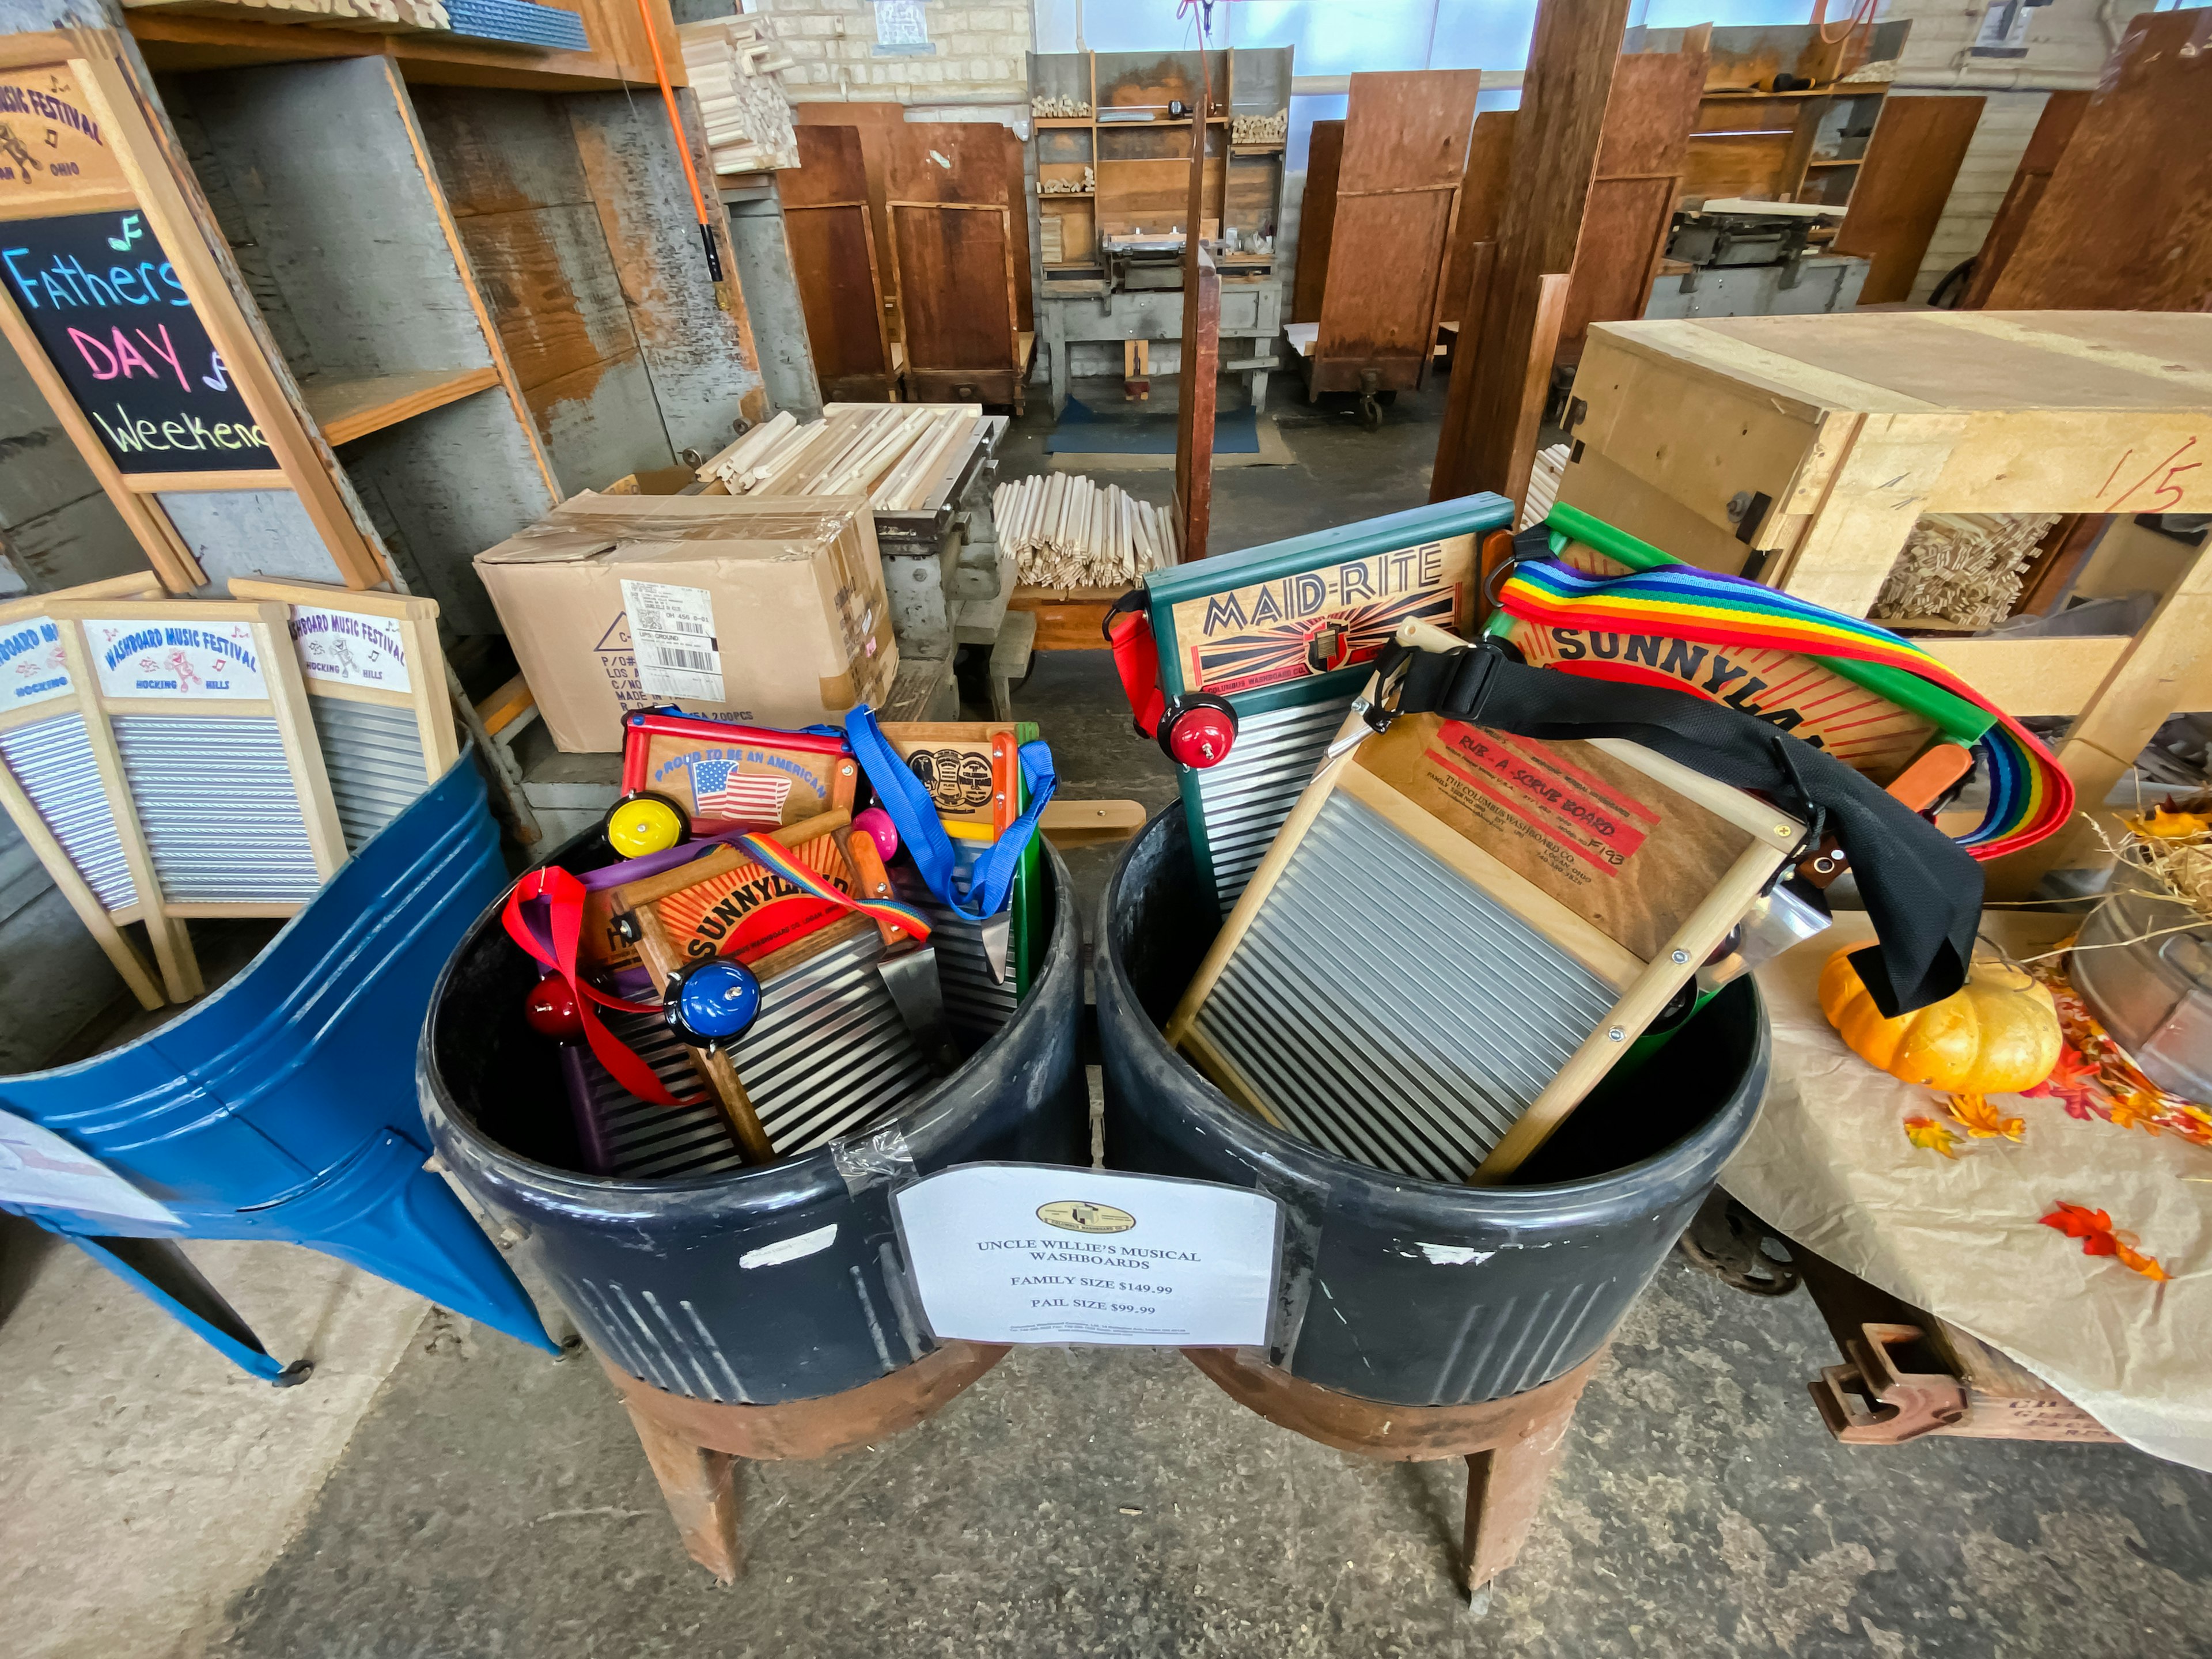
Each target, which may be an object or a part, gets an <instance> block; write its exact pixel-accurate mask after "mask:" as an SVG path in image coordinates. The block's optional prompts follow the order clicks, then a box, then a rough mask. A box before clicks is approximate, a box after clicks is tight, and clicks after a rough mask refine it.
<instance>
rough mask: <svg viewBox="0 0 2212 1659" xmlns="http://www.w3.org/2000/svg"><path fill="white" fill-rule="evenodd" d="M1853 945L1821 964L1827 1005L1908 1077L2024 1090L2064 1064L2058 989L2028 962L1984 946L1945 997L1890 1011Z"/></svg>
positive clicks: (1959, 1086)
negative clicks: (1986, 951) (1870, 986)
mask: <svg viewBox="0 0 2212 1659" xmlns="http://www.w3.org/2000/svg"><path fill="white" fill-rule="evenodd" d="M1864 948H1865V947H1864V946H1863V945H1846V946H1844V948H1843V949H1842V950H1840V951H1837V952H1836V954H1835V955H1833V956H1832V957H1829V958H1828V965H1827V966H1826V968H1823V969H1821V970H1820V1012H1822V1013H1824V1014H1826V1016H1827V1017H1828V1024H1831V1025H1832V1026H1834V1027H1835V1028H1836V1030H1838V1032H1839V1033H1840V1034H1841V1035H1842V1036H1843V1039H1844V1045H1845V1046H1846V1047H1847V1048H1850V1051H1851V1052H1852V1053H1853V1054H1857V1056H1858V1057H1859V1058H1860V1059H1862V1060H1865V1061H1866V1062H1867V1063H1868V1064H1869V1065H1870V1066H1875V1067H1877V1068H1878V1069H1880V1070H1881V1071H1885V1072H1887V1073H1889V1074H1890V1075H1891V1076H1892V1077H1893V1078H1897V1079H1900V1080H1902V1081H1904V1082H1906V1083H1922V1084H1926V1085H1928V1086H1929V1087H1930V1088H1935V1089H1942V1090H1943V1091H1946V1092H1947V1093H1951V1094H1969V1095H1999V1094H2017V1093H2018V1092H2019V1091H2021V1090H2022V1089H2032V1088H2033V1087H2034V1086H2035V1085H2037V1084H2039V1083H2040V1082H2042V1081H2043V1079H2045V1078H2047V1077H2049V1076H2050V1075H2051V1068H2052V1067H2054V1066H2057V1064H2058V1051H2059V1048H2060V1046H2061V1045H2060V1038H2059V1035H2058V1013H2057V1009H2055V1008H2054V1007H2053V1006H2051V990H2050V987H2048V986H2045V985H2044V984H2043V983H2042V982H2041V981H2039V980H2037V979H2036V978H2035V976H2034V975H2032V974H2030V973H2028V972H2027V970H2026V969H2021V968H2015V967H2014V966H2013V965H2012V964H2011V963H2008V962H2003V961H2000V960H1999V959H1998V958H1996V957H1991V956H1984V955H1983V954H1982V953H1980V952H1979V951H1977V952H1976V953H1975V956H1974V960H1973V962H1972V965H1971V966H1969V967H1968V969H1967V970H1966V984H1965V985H1964V986H1963V987H1960V989H1959V990H1958V991H1956V992H1954V993H1953V994H1951V995H1949V996H1948V997H1945V998H1944V999H1943V1000H1942V1001H1941V1002H1935V1003H1930V1004H1929V1006H1927V1007H1925V1008H1917V1009H1915V1010H1914V1011H1913V1012H1911V1013H1909V1014H1899V1016H1898V1017H1897V1018H1895V1019H1884V1018H1882V1017H1881V1009H1879V1008H1877V1007H1875V1003H1874V998H1873V996H1872V995H1871V994H1869V992H1868V990H1867V987H1866V986H1865V984H1864V983H1863V981H1861V980H1860V978H1859V975H1858V969H1856V968H1854V967H1852V966H1851V962H1850V957H1851V952H1852V951H1857V950H1863V949H1864Z"/></svg>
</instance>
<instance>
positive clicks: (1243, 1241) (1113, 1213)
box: [891, 1164, 1279, 1348]
mask: <svg viewBox="0 0 2212 1659" xmlns="http://www.w3.org/2000/svg"><path fill="white" fill-rule="evenodd" d="M891 1203H892V1207H893V1209H894V1210H895V1212H896V1215H897V1219H898V1225H899V1232H900V1235H901V1237H902V1239H903V1240H904V1243H905V1245H906V1259H907V1264H908V1267H910V1268H911V1269H912V1271H913V1274H914V1283H915V1291H916V1293H917V1295H918V1296H919V1297H920V1298H921V1307H922V1312H923V1314H924V1315H925V1316H927V1319H928V1321H929V1328H930V1329H931V1331H932V1332H933V1334H935V1335H936V1336H937V1337H938V1338H939V1340H945V1339H954V1338H957V1339H959V1340H965V1341H970V1342H1082V1343H1099V1344H1104V1345H1113V1346H1132V1347H1173V1348H1224V1347H1246V1346H1256V1345H1258V1344H1260V1343H1263V1342H1265V1341H1266V1340H1267V1314H1268V1310H1269V1309H1270V1308H1271V1307H1272V1306H1273V1301H1274V1288H1275V1262H1276V1258H1277V1255H1278V1248H1277V1236H1278V1232H1279V1215H1278V1212H1277V1209H1276V1205H1275V1200H1273V1199H1272V1198H1269V1197H1267V1195H1266V1194H1261V1193H1255V1192H1251V1191H1249V1190H1247V1189H1246V1188H1242V1187H1217V1186H1214V1185H1212V1183H1210V1182H1203V1181H1176V1180H1171V1179H1170V1178H1168V1177H1166V1176H1133V1175H1109V1174H1105V1173H1103V1172H1102V1171H1100V1170H1076V1169H1068V1168H1065V1167H1063V1166H1061V1165H1059V1164H965V1165H963V1166H962V1167H960V1168H958V1169H953V1170H943V1171H941V1172H939V1174H936V1175H933V1176H927V1177H926V1178H925V1179H923V1180H921V1181H918V1182H915V1183H914V1185H912V1186H910V1187H906V1188H901V1189H900V1190H899V1191H897V1192H896V1193H895V1194H892V1199H891Z"/></svg>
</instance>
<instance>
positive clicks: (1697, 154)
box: [1621, 21, 1912, 207]
mask: <svg viewBox="0 0 2212 1659" xmlns="http://www.w3.org/2000/svg"><path fill="white" fill-rule="evenodd" d="M1911 28H1912V25H1911V22H1910V21H1903V22H1895V23H1880V24H1876V25H1875V27H1872V28H1871V29H1863V28H1862V29H1853V30H1850V32H1849V33H1846V34H1845V35H1844V36H1843V37H1842V38H1840V39H1838V40H1833V41H1829V40H1824V39H1823V38H1822V35H1821V32H1820V28H1819V27H1815V26H1813V25H1810V24H1778V25H1774V26H1771V27H1770V26H1754V27H1738V28H1716V29H1714V30H1712V31H1711V40H1709V42H1708V43H1707V61H1706V71H1705V96H1704V97H1703V98H1702V99H1700V100H1699V106H1698V120H1697V126H1696V130H1695V131H1693V132H1692V134H1691V136H1690V143H1689V152H1688V155H1687V157H1686V161H1685V162H1684V166H1683V170H1682V177H1681V183H1680V190H1679V192H1678V199H1679V198H1680V197H1696V198H1699V199H1700V200H1706V199H1711V198H1713V197H1732V196H1748V197H1756V198H1759V199H1761V200H1765V201H1773V202H1808V203H1815V204H1821V205H1824V206H1831V207H1841V206H1843V205H1844V203H1845V202H1846V201H1848V200H1849V199H1850V193H1851V187H1852V185H1853V183H1854V182H1855V180H1856V178H1857V169H1858V165H1859V162H1860V161H1862V160H1863V155H1864V151H1865V149H1866V144H1867V140H1868V138H1869V136H1870V135H1871V134H1872V132H1873V131H1874V126H1875V121H1876V120H1877V119H1878V118H1880V117H1881V106H1882V101H1883V100H1884V99H1885V98H1886V97H1887V94H1888V91H1889V88H1888V83H1887V82H1880V81H1869V82H1850V81H1845V80H1843V79H1842V78H1841V77H1843V76H1847V75H1849V74H1850V73H1851V72H1852V71H1853V70H1857V69H1859V68H1860V67H1862V66H1863V65H1864V64H1869V63H1880V62H1884V61H1887V60H1891V59H1894V58H1896V57H1897V56H1898V54H1899V53H1900V52H1903V51H1904V50H1905V40H1906V39H1907V37H1908V36H1909V34H1910V33H1911ZM1691 33H1692V32H1691V31H1689V30H1686V29H1654V28H1633V29H1631V30H1629V31H1628V33H1627V37H1626V40H1625V42H1624V43H1623V46H1622V48H1621V49H1622V51H1623V52H1681V51H1683V50H1685V49H1686V46H1689V45H1690V44H1691V41H1690V35H1691ZM1778 75H1786V76H1795V77H1796V78H1798V79H1802V80H1807V81H1810V82H1813V85H1811V86H1809V87H1803V88H1795V89H1793V90H1790V91H1787V92H1776V91H1773V90H1772V89H1771V88H1772V87H1773V84H1774V77H1775V76H1778ZM1852 146H1856V147H1857V151H1858V154H1855V155H1854V154H1846V153H1845V152H1846V150H1847V149H1850V147H1852Z"/></svg>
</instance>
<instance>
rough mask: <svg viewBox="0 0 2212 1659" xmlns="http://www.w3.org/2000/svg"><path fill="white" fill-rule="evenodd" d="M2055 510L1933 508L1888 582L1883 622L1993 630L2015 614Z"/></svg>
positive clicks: (1877, 615) (1879, 602)
mask: <svg viewBox="0 0 2212 1659" xmlns="http://www.w3.org/2000/svg"><path fill="white" fill-rule="evenodd" d="M2057 522H2058V514H2057V513H1926V514H1923V516H1922V518H1921V520H1920V522H1919V523H1917V524H1916V525H1914V526H1912V535H1911V538H1910V539H1908V540H1907V541H1906V543H1905V551H1904V552H1902V553H1900V554H1899V555H1898V557H1897V563H1896V565H1895V567H1894V568H1893V569H1892V570H1891V571H1890V573H1889V576H1888V578H1887V580H1885V581H1884V582H1883V583H1882V585H1881V594H1880V596H1879V597H1877V598H1876V599H1875V605H1874V610H1873V611H1871V612H1870V613H1869V614H1870V615H1871V616H1872V617H1873V618H1874V619H1875V621H1877V622H1897V623H1948V624H1950V625H1951V626H1953V627H1956V628H1968V629H1972V628H1993V627H1995V626H1996V624H1997V623H2001V622H2002V621H2003V620H2004V619H2005V618H2006V617H2009V616H2010V615H2011V614H2012V608H2013V605H2015V603H2016V602H2017V601H2018V599H2020V586H2021V577H2022V576H2023V574H2025V573H2026V571H2027V567H2028V565H2029V564H2030V563H2031V562H2033V559H2034V557H2035V553H2036V549H2037V547H2038V546H2039V544H2041V542H2042V540H2043V538H2044V537H2045V534H2047V533H2048V532H2049V531H2050V529H2051V526H2052V525H2054V524H2056V523H2057Z"/></svg>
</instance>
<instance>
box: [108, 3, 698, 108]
mask: <svg viewBox="0 0 2212 1659" xmlns="http://www.w3.org/2000/svg"><path fill="white" fill-rule="evenodd" d="M121 4H122V9H123V15H124V18H125V21H126V22H127V24H128V25H129V27H130V30H131V35H132V37H133V38H134V39H135V40H137V43H138V47H139V50H140V52H142V53H143V55H144V58H145V61H146V63H147V64H148V66H149V68H151V69H153V70H155V72H157V73H167V72H173V71H175V72H182V71H187V70H208V69H245V68H250V67H252V66H255V65H258V64H296V63H306V62H312V61H314V60H316V59H324V58H386V59H387V60H389V61H390V62H391V63H392V64H393V65H394V67H395V68H396V69H397V70H398V72H399V74H400V76H401V77H402V78H403V79H404V80H407V81H410V82H417V83H419V84H422V85H425V86H429V85H438V84H444V85H449V86H471V87H498V88H509V89H513V90H520V91H531V92H591V91H597V90H601V89H603V88H608V87H614V86H621V85H625V84H628V85H635V86H652V85H653V52H652V46H651V44H650V42H649V41H648V40H647V36H646V25H645V22H644V20H643V19H641V17H640V15H639V13H638V9H637V5H636V3H635V0H565V4H564V7H563V9H566V10H569V11H573V12H574V13H576V14H577V15H578V16H579V17H580V18H581V19H582V20H583V23H584V30H585V33H586V35H587V36H588V37H589V39H590V40H591V50H590V51H588V52H539V51H532V50H530V49H528V48H526V47H514V46H495V45H493V44H490V43H489V42H486V41H482V40H470V39H468V38H466V37H464V36H456V35H452V34H442V33H391V34H387V33H378V32H375V31H373V30H368V29H361V28H347V27H318V26H316V25H313V24H310V23H295V22H291V21H284V22H264V21H258V20H256V19H253V18H250V17H245V16H240V15H235V14H234V15H225V16H201V15H193V14H191V13H188V12H185V11H183V10H179V9H174V8H173V6H170V5H167V4H157V3H147V4H133V3H131V0H121ZM647 9H648V11H649V12H650V13H651V14H652V17H653V30H654V32H655V33H657V34H659V42H660V52H661V57H662V58H663V59H664V60H665V62H666V64H667V65H668V73H669V79H670V80H671V82H673V83H674V84H675V85H677V86H685V85H688V84H689V82H687V81H686V80H685V79H684V54H683V52H682V51H681V49H680V48H679V46H678V41H677V38H676V30H675V24H674V21H672V20H671V17H670V16H669V13H668V8H667V6H666V4H665V0H664V3H659V4H655V5H653V6H651V7H648V8H647Z"/></svg>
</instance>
